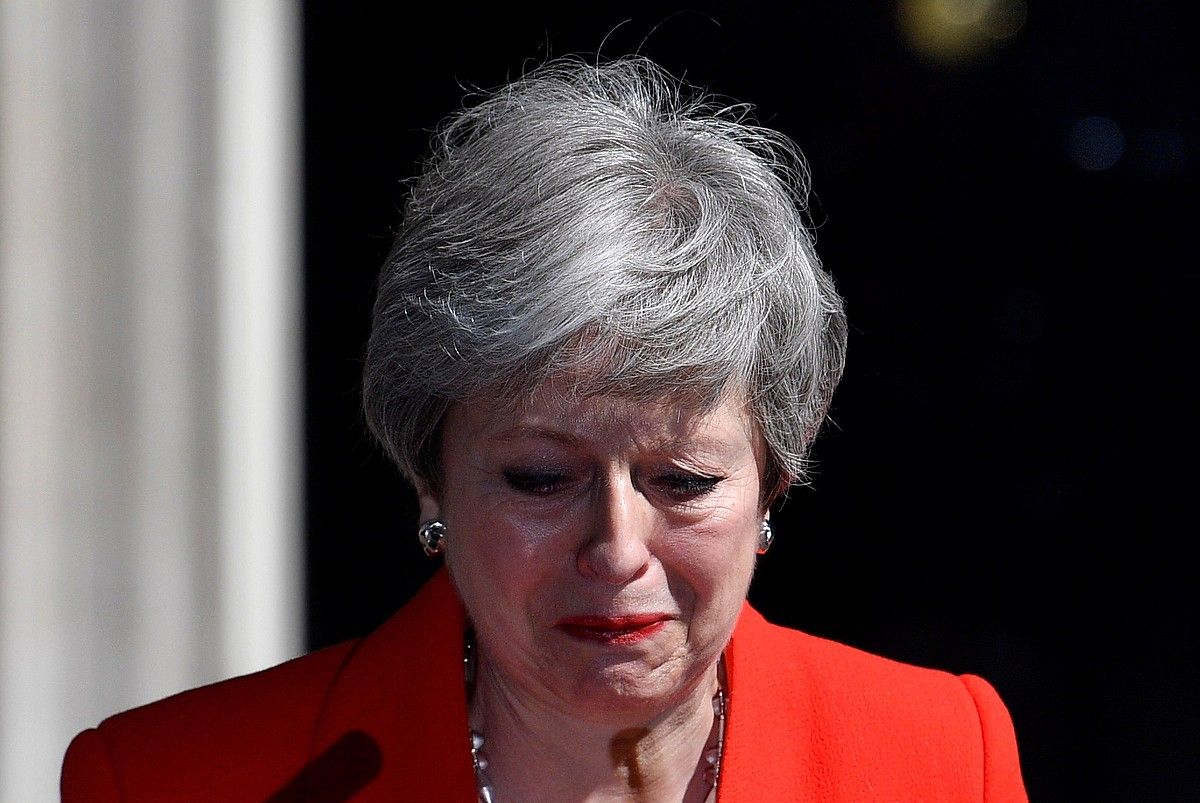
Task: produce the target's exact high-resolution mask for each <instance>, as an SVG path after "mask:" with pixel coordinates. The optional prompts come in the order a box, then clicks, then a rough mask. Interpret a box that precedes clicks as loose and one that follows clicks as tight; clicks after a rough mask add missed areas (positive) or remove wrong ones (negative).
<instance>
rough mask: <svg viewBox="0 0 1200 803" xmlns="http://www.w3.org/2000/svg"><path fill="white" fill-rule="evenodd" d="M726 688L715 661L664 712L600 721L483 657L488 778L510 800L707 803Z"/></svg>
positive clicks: (478, 683)
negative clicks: (708, 758) (717, 704)
mask: <svg viewBox="0 0 1200 803" xmlns="http://www.w3.org/2000/svg"><path fill="white" fill-rule="evenodd" d="M717 689H718V667H717V666H715V665H714V666H713V667H712V668H711V669H710V671H709V672H707V673H706V674H705V676H704V677H703V678H702V681H701V682H699V683H697V684H696V687H695V688H694V689H690V690H688V691H687V692H686V693H685V694H684V695H683V696H682V697H681V699H680V700H679V701H677V702H676V703H675V704H674V705H671V706H669V707H668V708H667V709H666V710H664V711H661V712H654V713H651V714H649V715H645V716H638V715H636V714H630V715H628V716H625V717H615V718H614V717H606V718H604V719H603V720H602V721H593V720H589V719H587V718H585V717H583V716H581V712H580V711H578V710H572V709H570V708H569V707H566V706H561V705H556V704H555V701H553V700H550V699H541V698H540V697H539V696H538V695H537V694H536V693H534V694H531V693H528V692H527V691H526V690H523V689H520V688H518V687H517V686H516V685H515V684H512V683H510V682H507V681H506V679H505V678H504V676H503V674H502V673H500V672H497V671H495V669H494V668H493V667H491V666H490V665H489V664H488V662H487V661H486V657H485V656H480V660H479V663H478V669H477V671H476V680H475V689H474V694H473V697H472V700H471V706H470V708H471V728H472V730H473V731H476V732H478V733H480V734H482V735H483V737H484V739H485V747H484V752H485V753H486V757H487V770H486V774H487V777H488V779H489V780H490V781H491V784H492V786H493V787H494V789H495V791H496V797H497V799H498V800H499V801H501V803H503V801H512V800H564V801H588V800H596V801H598V800H640V801H651V800H654V801H658V800H672V801H687V802H688V803H690V802H691V801H703V800H704V799H705V797H706V796H707V794H708V791H709V786H710V784H709V783H708V780H709V777H711V776H707V777H706V773H705V769H707V767H708V766H709V765H708V764H707V763H706V762H705V759H704V754H705V752H706V750H708V749H709V748H710V746H711V743H712V741H713V735H714V732H715V728H716V726H717V723H716V718H715V716H714V713H713V697H714V695H715V694H716V692H717ZM621 720H623V721H621Z"/></svg>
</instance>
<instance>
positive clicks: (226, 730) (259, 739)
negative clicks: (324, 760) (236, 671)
mask: <svg viewBox="0 0 1200 803" xmlns="http://www.w3.org/2000/svg"><path fill="white" fill-rule="evenodd" d="M357 644H358V642H356V641H351V642H345V643H342V644H338V645H335V646H333V647H328V648H326V649H324V650H319V651H317V652H314V653H310V654H308V655H304V656H301V657H299V658H296V659H294V660H291V661H288V662H286V663H283V664H280V665H278V666H275V667H272V668H270V669H266V670H263V671H261V672H256V673H254V674H250V675H244V676H241V677H236V678H232V679H230V680H225V681H222V682H220V683H214V684H211V685H208V686H202V687H199V688H196V689H191V690H189V691H185V692H182V693H180V694H176V695H174V696H172V697H168V698H166V699H163V700H159V701H158V702H155V703H151V704H149V705H145V706H141V707H139V708H134V709H131V710H129V711H125V712H123V713H120V714H117V715H115V716H112V717H110V718H108V719H106V720H104V721H103V722H101V723H100V725H99V726H98V727H96V728H90V729H88V730H86V731H84V732H82V733H80V734H79V735H78V736H76V737H75V739H74V740H73V741H72V742H71V745H70V747H69V748H68V750H67V755H66V758H65V760H64V763H63V775H62V792H63V800H64V801H73V800H117V799H217V798H220V797H222V796H223V795H225V794H226V792H227V791H228V790H229V789H235V788H236V789H244V790H246V793H247V794H246V798H247V799H251V798H253V797H255V796H256V792H255V791H254V790H259V789H261V790H262V791H263V794H261V795H257V796H258V797H259V798H260V799H261V798H265V797H266V796H267V793H269V791H270V790H277V789H279V788H280V787H281V786H282V785H283V784H284V783H286V781H287V780H288V779H289V777H290V774H291V773H293V772H294V771H295V768H296V767H297V766H299V765H300V764H301V763H302V762H303V760H304V758H305V757H306V756H307V754H308V750H309V748H310V746H311V742H312V739H313V733H314V728H315V726H316V722H317V720H318V717H319V716H320V713H321V709H322V706H323V702H324V700H325V697H326V695H327V693H328V690H329V689H330V688H331V686H332V684H333V682H334V679H335V678H336V677H337V675H338V672H339V671H340V669H341V667H342V665H343V664H344V663H345V661H346V660H347V658H348V656H349V655H350V654H351V653H352V652H353V651H354V649H355V647H356V646H357ZM198 767H203V768H204V771H203V773H201V774H199V775H198V773H197V768H198ZM183 778H187V779H189V789H188V790H187V793H186V794H184V791H183V790H182V789H180V788H178V784H179V783H180V779H183ZM117 790H120V794H119V795H118V793H117Z"/></svg>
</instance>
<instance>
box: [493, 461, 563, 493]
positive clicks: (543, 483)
mask: <svg viewBox="0 0 1200 803" xmlns="http://www.w3.org/2000/svg"><path fill="white" fill-rule="evenodd" d="M569 479H570V478H569V477H568V476H567V475H566V474H565V473H563V472H561V471H545V470H541V469H523V468H510V469H507V470H505V472H504V480H505V482H507V483H508V485H509V487H511V488H513V489H514V490H517V491H520V492H521V493H525V494H530V495H532V496H549V495H550V494H553V493H556V492H558V491H561V490H562V489H563V488H565V487H566V485H567V482H568V480H569Z"/></svg>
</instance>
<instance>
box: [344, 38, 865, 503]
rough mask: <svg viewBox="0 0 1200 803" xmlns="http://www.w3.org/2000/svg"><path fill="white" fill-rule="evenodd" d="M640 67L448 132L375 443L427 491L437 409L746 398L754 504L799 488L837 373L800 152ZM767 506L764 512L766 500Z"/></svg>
mask: <svg viewBox="0 0 1200 803" xmlns="http://www.w3.org/2000/svg"><path fill="white" fill-rule="evenodd" d="M748 118H749V109H748V107H746V106H744V105H736V104H735V105H721V104H719V103H717V102H715V101H714V100H713V99H712V98H711V97H709V96H706V95H705V94H704V93H703V92H700V91H699V90H696V89H694V88H692V87H690V86H687V85H685V84H684V83H682V82H681V81H679V80H677V79H676V78H674V77H672V76H671V75H669V74H668V73H666V72H665V71H664V70H662V69H661V68H660V67H658V66H656V65H655V64H654V63H652V62H650V61H648V60H647V59H645V58H641V57H637V58H623V59H619V60H616V61H610V62H605V63H600V64H589V63H586V62H584V61H582V60H579V59H575V58H564V59H557V60H554V61H551V62H549V63H547V64H545V65H542V66H541V67H538V68H536V69H535V70H533V71H532V72H530V73H529V74H527V75H525V76H524V77H522V78H520V79H518V80H516V81H514V82H512V83H510V84H508V85H507V86H504V87H503V88H501V89H499V90H497V91H495V92H492V93H489V94H487V95H486V96H484V97H483V99H482V101H481V102H479V103H477V104H475V105H473V106H470V107H469V108H466V109H464V110H463V111H461V112H458V113H457V114H455V115H453V116H452V117H451V118H449V119H448V120H447V121H446V122H445V123H444V124H443V126H442V128H441V129H440V132H439V134H438V136H437V137H436V139H435V142H434V152H433V154H432V156H431V158H430V159H429V160H428V161H427V162H426V163H425V165H424V168H423V170H422V172H421V175H420V176H419V177H418V178H417V179H416V180H415V183H414V184H413V187H412V191H411V195H410V197H409V199H408V201H407V203H406V205H405V209H404V216H403V222H402V224H401V225H400V228H399V230H398V233H397V236H396V240H395V244H394V246H393V248H392V251H391V253H390V255H389V256H388V258H387V260H386V263H385V264H384V267H383V270H382V273H381V277H380V283H379V292H378V296H377V299H376V302H375V310H374V320H373V326H372V331H371V337H370V341H369V343H368V345H367V353H366V364H365V369H364V378H363V406H364V410H365V412H366V418H367V423H368V425H369V426H370V428H371V430H372V432H373V433H374V434H375V435H376V437H377V438H378V439H379V440H380V442H381V443H382V444H383V446H384V447H385V449H386V450H387V452H388V453H389V455H390V456H391V457H392V459H393V460H394V461H395V462H396V464H397V465H398V466H399V467H400V469H401V471H402V472H403V473H404V474H405V475H406V476H407V477H408V478H409V479H410V480H412V481H413V482H414V483H415V484H423V485H425V486H426V487H429V488H432V489H435V490H436V489H438V488H439V487H440V476H439V473H440V472H439V460H438V449H439V443H440V438H439V433H438V429H439V425H440V422H441V420H442V417H443V416H444V414H445V412H446V410H447V409H449V407H450V405H452V404H453V403H455V402H458V401H466V400H468V399H471V398H475V397H478V396H479V395H480V394H489V395H490V396H491V397H493V398H498V399H510V400H514V401H515V400H518V399H519V398H521V396H522V394H528V393H530V392H531V391H532V390H533V389H535V388H537V387H538V386H539V385H542V384H543V383H544V382H545V381H547V380H549V379H552V378H554V379H560V378H563V377H568V378H569V379H570V382H571V388H572V390H573V391H574V392H575V393H579V394H581V395H593V394H619V395H621V396H625V397H630V396H632V397H636V398H646V399H663V398H677V399H681V400H683V399H686V400H688V401H689V402H691V403H694V404H698V405H706V404H709V405H711V404H716V403H717V402H718V401H719V400H720V399H722V398H724V395H725V394H726V393H727V392H729V391H730V390H740V391H741V392H743V393H744V395H745V399H746V400H747V402H748V404H749V409H750V411H751V415H752V417H753V419H754V421H755V423H756V426H757V427H758V429H759V431H760V432H761V434H762V436H763V438H764V440H765V442H766V444H767V448H768V452H769V459H768V471H767V477H764V489H765V493H766V494H768V495H770V497H771V498H774V496H775V495H776V494H777V493H779V492H781V491H782V490H784V489H785V488H786V486H787V484H788V483H790V482H798V481H803V480H804V479H805V476H806V473H805V468H806V459H805V458H806V455H807V454H808V450H809V446H810V444H811V443H812V441H813V438H814V437H815V435H816V433H817V430H818V429H819V428H820V425H821V422H822V420H823V418H824V417H825V413H826V410H827V409H828V407H829V402H830V397H831V396H832V394H833V390H834V387H835V386H836V385H837V382H838V380H839V378H840V377H841V373H842V367H843V364H844V361H845V347H846V321H845V316H844V313H843V309H842V301H841V299H840V298H839V297H838V295H837V293H836V291H835V290H834V286H833V282H832V280H831V279H830V277H829V276H828V274H826V273H825V271H824V270H823V269H822V268H821V264H820V261H819V260H818V259H817V256H816V253H815V251H814V250H813V241H812V235H811V232H810V229H809V227H808V225H807V223H806V218H805V212H806V198H807V194H808V183H809V182H808V172H807V169H806V166H805V163H804V161H803V158H802V157H801V155H800V153H799V152H798V150H797V149H796V147H795V145H794V144H793V143H792V142H791V141H790V140H788V139H787V138H786V137H785V136H783V135H782V134H779V133H778V132H775V131H772V130H769V129H766V128H763V127H760V126H757V125H754V124H752V123H750V122H748ZM768 501H769V500H768Z"/></svg>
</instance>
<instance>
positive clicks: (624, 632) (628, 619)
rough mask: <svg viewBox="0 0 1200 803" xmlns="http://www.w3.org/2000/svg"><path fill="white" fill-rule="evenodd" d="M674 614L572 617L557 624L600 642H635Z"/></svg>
mask: <svg viewBox="0 0 1200 803" xmlns="http://www.w3.org/2000/svg"><path fill="white" fill-rule="evenodd" d="M671 618H672V617H671V616H669V615H668V614H665V613H644V614H632V615H630V616H568V617H566V618H564V619H561V620H559V621H558V623H557V624H556V625H555V626H556V627H557V628H558V629H559V630H561V631H563V632H564V633H566V634H567V635H568V636H571V637H572V638H576V639H579V640H581V641H591V642H596V643H600V644H618V645H619V644H634V643H636V642H638V641H641V640H642V639H646V638H649V637H650V636H653V635H654V634H655V633H657V632H658V631H660V630H662V629H663V628H664V627H665V626H666V624H667V622H669V621H671Z"/></svg>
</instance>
